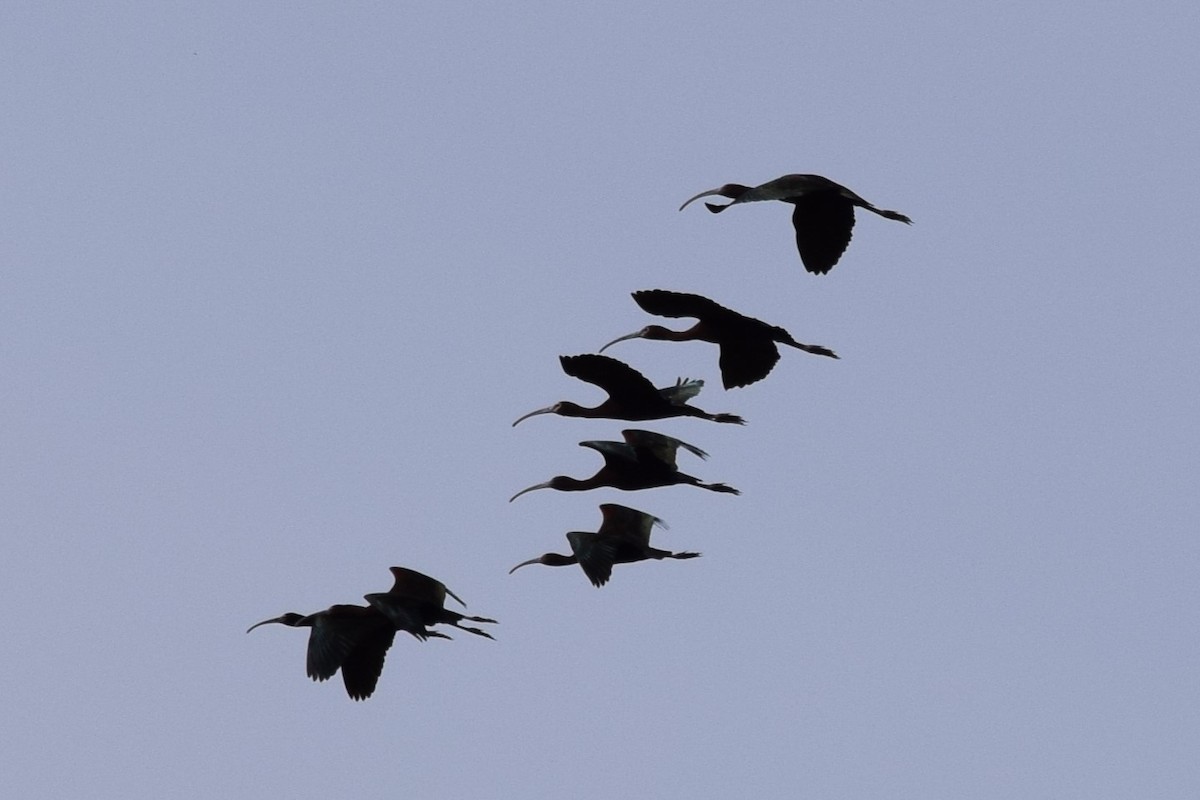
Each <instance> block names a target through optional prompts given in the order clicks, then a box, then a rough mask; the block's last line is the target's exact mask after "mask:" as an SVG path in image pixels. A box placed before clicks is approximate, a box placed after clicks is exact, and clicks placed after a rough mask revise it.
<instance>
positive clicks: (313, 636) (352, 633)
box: [305, 605, 381, 681]
mask: <svg viewBox="0 0 1200 800" xmlns="http://www.w3.org/2000/svg"><path fill="white" fill-rule="evenodd" d="M368 617H374V618H375V619H376V620H377V621H378V620H379V619H381V616H380V615H377V614H375V613H374V612H373V611H372V610H371V609H369V608H366V607H364V606H354V605H335V606H330V607H329V608H328V609H327V610H325V611H319V612H317V613H316V614H313V615H312V619H313V625H312V633H310V634H309V636H308V653H307V656H306V663H305V667H306V671H307V673H308V677H310V678H312V679H313V680H314V681H324V680H328V679H330V678H332V677H333V676H334V673H336V672H337V671H338V668H339V667H341V666H342V662H343V661H345V660H346V658H347V657H348V656H349V655H350V653H351V652H353V650H354V648H355V647H356V646H357V645H358V643H359V640H360V639H361V638H362V633H363V629H364V628H363V622H364V620H366V619H367V618H368Z"/></svg>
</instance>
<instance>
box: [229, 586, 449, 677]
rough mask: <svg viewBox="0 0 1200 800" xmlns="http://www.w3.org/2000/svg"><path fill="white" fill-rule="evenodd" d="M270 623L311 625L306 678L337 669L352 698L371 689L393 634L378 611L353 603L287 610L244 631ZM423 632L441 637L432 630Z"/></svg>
mask: <svg viewBox="0 0 1200 800" xmlns="http://www.w3.org/2000/svg"><path fill="white" fill-rule="evenodd" d="M273 622H274V623H279V624H281V625H287V626H289V627H292V628H311V629H312V631H311V633H309V635H308V654H307V659H306V664H305V667H306V671H307V673H308V677H310V678H312V679H313V680H314V681H325V680H328V679H329V678H332V677H333V676H334V674H335V673H336V672H337V671H338V670H339V669H340V670H341V671H342V682H343V683H344V684H345V686H346V694H348V695H350V697H352V698H353V699H355V700H365V699H366V698H368V697H370V696H371V694H372V693H373V692H374V691H375V685H376V684H377V683H378V682H379V675H380V673H381V672H382V671H383V662H384V659H385V658H386V657H387V651H388V648H390V647H391V646H392V640H393V639H394V638H395V636H396V628H395V626H393V625H392V623H391V622H389V621H388V619H387V618H386V617H385V616H384V615H383V614H382V613H380V612H379V611H376V610H375V609H374V608H370V607H365V606H355V605H335V606H330V607H329V608H327V609H325V610H324V611H318V612H316V613H315V614H307V615H305V614H297V613H295V612H290V613H287V614H284V615H283V616H279V617H274V618H272V619H265V620H263V621H262V622H259V623H256V624H254V625H251V626H250V627H249V628H248V629H247V630H246V633H249V632H250V631H252V630H254V629H255V628H257V627H258V626H259V625H267V624H269V623H273ZM414 635H416V634H414ZM426 635H428V636H442V634H439V633H434V632H432V631H429V632H426ZM420 638H424V636H421V637H420Z"/></svg>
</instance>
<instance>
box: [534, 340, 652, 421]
mask: <svg viewBox="0 0 1200 800" xmlns="http://www.w3.org/2000/svg"><path fill="white" fill-rule="evenodd" d="M558 360H559V362H560V363H561V364H562V368H563V372H565V373H567V374H568V375H570V376H571V377H572V378H578V379H579V380H581V381H587V382H588V383H590V384H592V385H594V386H598V387H600V388H601V389H603V390H604V391H606V392H608V394H609V396H610V397H611V398H612V399H613V402H614V403H616V404H617V405H619V406H622V407H624V408H641V407H645V406H650V407H653V406H656V405H665V403H664V402H663V396H662V395H661V394H660V393H659V391H658V390H657V389H655V388H654V384H652V383H650V380H649V379H648V378H646V376H645V375H643V374H642V373H640V372H638V371H637V370H636V369H634V368H633V367H631V366H629V365H628V364H626V363H625V362H624V361H618V360H617V359H615V358H609V357H608V356H602V355H596V354H593V353H585V354H583V355H578V356H559V358H558Z"/></svg>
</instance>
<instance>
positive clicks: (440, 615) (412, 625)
mask: <svg viewBox="0 0 1200 800" xmlns="http://www.w3.org/2000/svg"><path fill="white" fill-rule="evenodd" d="M391 572H392V577H393V578H395V581H394V583H393V584H392V588H391V589H389V590H388V591H386V592H376V593H374V594H368V595H366V596H365V597H364V599H365V600H366V601H367V602H368V603H370V604H371V606H372V607H373V608H376V609H378V610H379V611H380V612H382V613H383V615H384V616H386V617H387V618H388V620H390V621H391V623H392V624H393V625H395V626H396V628H397V629H398V630H404V631H408V632H409V633H413V635H414V636H418V635H419V634H417V633H415V632H414V631H425V629H426V628H428V627H429V626H431V625H437V624H439V623H441V624H445V625H451V626H453V627H455V628H458V629H459V630H464V631H468V632H470V633H474V634H476V635H477V636H486V637H487V638H489V639H493V638H495V637H493V636H492V635H491V634H490V633H488V632H487V631H484V630H481V629H479V628H470V627H467V626H466V625H462V624H460V623H461V622H462V621H463V620H469V621H471V622H490V623H493V624H494V623H495V622H496V620H494V619H488V618H487V617H468V616H466V615H465V614H460V613H458V612H457V611H451V610H450V609H448V608H446V607H445V605H446V595H449V596H450V597H453V598H454V599H455V600H457V601H458V603H459V605H462V606H464V607H465V606H466V603H464V602H463V601H462V600H461V599H460V598H459V596H458V595H456V594H455V593H454V592H452V591H450V590H449V589H447V588H446V585H445V584H444V583H442V582H441V581H438V580H434V579H433V578H431V577H429V576H428V575H423V574H421V573H420V572H417V571H416V570H412V569H407V568H405V567H392V568H391ZM425 635H427V636H428V635H433V634H430V633H429V632H428V631H426V633H425ZM436 635H438V636H442V637H443V638H447V639H448V638H450V637H448V636H445V634H436Z"/></svg>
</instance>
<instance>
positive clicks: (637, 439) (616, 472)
mask: <svg viewBox="0 0 1200 800" xmlns="http://www.w3.org/2000/svg"><path fill="white" fill-rule="evenodd" d="M621 435H622V436H623V437H624V438H625V441H624V442H597V441H590V442H580V443H579V446H580V447H589V448H591V449H592V450H595V451H596V452H598V453H599V454H600V455H602V456H604V466H603V467H601V468H600V471H599V472H597V473H596V474H595V475H593V476H592V477H590V478H584V479H582V480H581V479H579V478H571V477H568V476H566V475H556V476H554V477H553V478H551V479H550V480H548V481H546V482H545V483H539V484H535V485H533V486H530V487H528V488H525V489H522V490H521V491H519V492H517V493H516V494H514V495H513V496H512V497H511V498H509V502H510V503H511V502H512V501H513V500H516V499H517V498H518V497H520V496H521V495H523V494H525V493H526V492H532V491H534V490H536V489H558V490H559V491H560V492H582V491H586V490H588V489H597V488H600V487H602V486H610V487H612V488H614V489H622V490H624V491H636V490H638V489H653V488H655V487H658V486H674V485H675V484H680V483H683V484H688V485H691V486H698V487H700V488H701V489H708V490H709V491H713V492H725V493H728V494H741V492H739V491H738V490H737V489H734V488H733V487H732V486H727V485H725V484H723V483H703V482H701V481H700V479H699V478H695V477H693V476H691V475H687V474H685V473H682V472H680V471H679V469H678V468H677V467H676V466H675V452H676V451H677V450H678V449H679V448H680V447H682V448H683V449H684V450H687V451H688V452H689V453H692V454H693V455H696V456H699V457H700V458H708V454H707V453H705V452H704V451H703V450H701V449H700V448H698V447H695V446H693V445H690V444H688V443H687V442H683V441H680V440H679V439H675V438H672V437H670V436H663V435H662V434H661V433H654V432H653V431H643V430H637V429H633V428H630V429H628V430H623V431H621Z"/></svg>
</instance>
